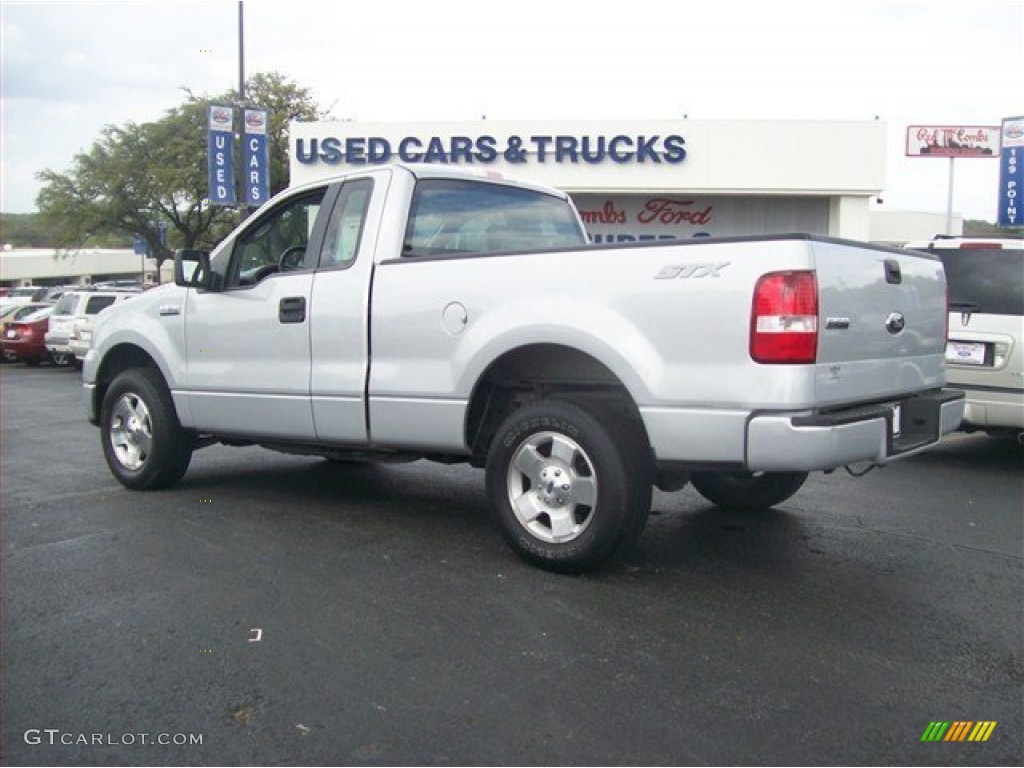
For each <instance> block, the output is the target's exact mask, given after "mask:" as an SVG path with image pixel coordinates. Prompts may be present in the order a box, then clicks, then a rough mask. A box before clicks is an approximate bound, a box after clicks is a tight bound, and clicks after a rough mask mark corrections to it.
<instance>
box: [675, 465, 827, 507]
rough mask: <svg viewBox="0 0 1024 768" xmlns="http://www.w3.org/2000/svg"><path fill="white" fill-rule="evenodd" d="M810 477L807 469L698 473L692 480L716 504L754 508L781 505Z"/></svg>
mask: <svg viewBox="0 0 1024 768" xmlns="http://www.w3.org/2000/svg"><path fill="white" fill-rule="evenodd" d="M806 479H807V473H806V472H760V473H751V472H694V473H693V475H692V476H691V477H690V482H691V483H693V487H694V488H696V489H697V492H698V493H699V494H700V495H701V496H703V497H704V498H705V499H707V500H708V501H710V502H711V503H712V504H717V505H718V506H720V507H724V508H726V509H739V510H743V511H754V510H759V509H768V508H769V507H774V506H775V505H776V504H781V503H782V502H784V501H785V500H786V499H788V498H790V497H791V496H792V495H793V494H795V493H796V492H797V491H799V490H800V487H801V486H802V485H803V484H804V481H805V480H806Z"/></svg>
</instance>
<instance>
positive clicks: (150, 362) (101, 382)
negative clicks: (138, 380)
mask: <svg viewBox="0 0 1024 768" xmlns="http://www.w3.org/2000/svg"><path fill="white" fill-rule="evenodd" d="M130 368H151V369H153V370H154V371H156V372H157V373H159V374H160V376H161V377H163V380H164V382H165V383H166V382H167V381H168V379H167V374H166V373H165V372H164V371H163V370H162V369H161V368H160V365H159V364H158V363H157V361H156V359H155V358H154V357H153V356H152V355H150V354H149V352H147V351H146V350H144V349H143V348H142V347H140V346H138V345H137V344H132V343H130V342H123V343H121V344H118V345H116V346H114V347H112V348H111V349H110V350H108V351H107V353H106V354H105V355H104V356H103V360H102V361H101V362H100V364H99V367H98V368H97V369H96V379H95V384H96V386H95V388H94V389H93V392H92V397H93V413H96V414H98V413H99V412H100V407H101V406H102V404H103V398H104V397H105V396H106V394H107V389H108V388H109V387H110V385H111V383H112V382H113V381H114V379H116V378H117V376H118V374H120V373H121V372H123V371H127V370H129V369H130Z"/></svg>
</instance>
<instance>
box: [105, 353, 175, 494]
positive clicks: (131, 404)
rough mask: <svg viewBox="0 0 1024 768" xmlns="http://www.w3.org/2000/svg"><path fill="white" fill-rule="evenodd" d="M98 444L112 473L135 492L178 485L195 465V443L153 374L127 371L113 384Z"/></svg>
mask: <svg viewBox="0 0 1024 768" xmlns="http://www.w3.org/2000/svg"><path fill="white" fill-rule="evenodd" d="M100 441H101V442H102V444H103V456H104V457H105V458H106V460H107V466H109V467H110V471H111V472H112V473H113V475H114V477H116V478H117V480H118V482H120V483H121V484H122V485H123V486H125V487H126V488H131V489H132V490H137V491H146V490H153V489H156V488H166V487H167V486H170V485H174V483H176V482H178V480H180V479H181V478H182V476H183V475H184V474H185V471H186V470H187V469H188V465H189V462H190V461H191V460H192V440H191V438H190V436H189V435H188V434H187V433H186V432H185V431H184V430H183V429H182V428H181V424H180V423H179V422H178V416H177V414H176V413H175V411H174V404H173V402H172V401H171V393H170V392H169V391H168V389H167V385H166V384H165V383H164V380H163V377H162V376H161V375H160V373H159V372H157V371H155V370H152V369H150V368H133V369H130V370H127V371H124V372H123V373H121V374H119V375H118V376H117V377H116V378H115V379H114V381H113V382H112V383H111V385H110V387H109V388H108V389H107V392H106V394H105V395H104V397H103V405H102V407H101V409H100Z"/></svg>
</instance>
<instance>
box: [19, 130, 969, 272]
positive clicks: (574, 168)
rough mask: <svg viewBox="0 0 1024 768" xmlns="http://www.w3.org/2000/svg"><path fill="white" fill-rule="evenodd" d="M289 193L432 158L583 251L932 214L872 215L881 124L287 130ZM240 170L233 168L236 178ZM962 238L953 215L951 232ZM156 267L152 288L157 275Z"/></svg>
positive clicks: (123, 260)
mask: <svg viewBox="0 0 1024 768" xmlns="http://www.w3.org/2000/svg"><path fill="white" fill-rule="evenodd" d="M290 128H291V147H290V163H291V166H290V173H291V176H290V180H291V184H293V185H295V184H301V183H304V182H307V181H313V180H316V179H321V178H325V177H327V176H331V175H335V174H339V173H344V172H350V171H358V170H359V169H361V168H365V167H367V166H369V165H378V164H382V163H391V162H403V163H410V164H416V163H443V164H448V165H450V166H452V167H456V168H463V169H468V170H474V171H478V172H483V173H487V172H496V173H500V174H501V175H503V176H507V177H512V178H520V179H523V180H526V181H532V182H537V183H541V184H546V185H549V186H552V187H557V188H559V189H562V190H565V191H566V192H568V193H570V194H571V195H572V197H573V200H574V201H575V203H576V206H577V207H578V208H579V210H580V213H581V215H582V217H583V221H584V224H585V225H586V228H587V231H588V232H589V234H590V236H591V238H592V239H593V240H594V242H596V243H626V242H645V241H658V240H671V239H678V238H693V237H709V236H714V237H726V236H734V235H763V234H781V233H790V232H810V233H814V234H820V235H829V236H833V237H843V238H850V239H854V240H863V241H870V242H875V243H883V244H887V245H896V246H898V245H902V244H903V243H905V242H908V241H910V240H921V239H928V238H930V237H932V236H933V235H935V234H936V233H937V232H942V231H944V230H945V227H946V221H945V216H944V215H941V214H932V213H910V212H891V213H890V212H884V213H883V212H880V211H878V210H872V203H873V201H874V200H875V199H876V198H877V197H878V196H879V194H881V192H882V191H883V190H884V188H885V170H886V169H885V161H886V147H887V128H886V124H885V123H884V122H881V121H875V120H871V121H786V120H773V121H758V120H744V121H708V120H675V121H543V122H533V121H530V122H504V121H502V122H499V121H491V120H477V121H470V122H443V123H441V122H394V123H364V122H356V121H350V122H312V123H292V124H291V126H290ZM243 172H244V171H243ZM961 231H962V220H961V219H959V218H954V220H953V228H952V232H953V233H956V234H958V233H960V232H961ZM169 270H170V265H169V264H165V265H164V271H163V274H162V275H161V279H162V280H167V279H168V278H169ZM141 274H145V275H146V277H147V279H149V280H152V279H154V278H155V277H156V275H155V265H154V263H153V262H152V260H140V257H139V256H136V255H135V254H134V253H133V252H132V251H131V250H123V251H102V252H101V251H81V252H76V253H71V254H63V255H58V254H56V253H54V251H53V250H52V249H30V250H23V249H17V248H15V249H14V250H13V251H12V250H5V251H3V252H0V284H2V285H24V284H28V283H35V284H39V285H53V284H61V283H76V284H85V283H89V282H96V281H98V280H99V279H112V278H117V277H136V276H139V275H141Z"/></svg>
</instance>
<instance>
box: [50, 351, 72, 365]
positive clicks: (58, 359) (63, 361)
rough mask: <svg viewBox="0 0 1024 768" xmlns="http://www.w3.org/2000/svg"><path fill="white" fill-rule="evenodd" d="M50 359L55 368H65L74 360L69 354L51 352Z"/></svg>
mask: <svg viewBox="0 0 1024 768" xmlns="http://www.w3.org/2000/svg"><path fill="white" fill-rule="evenodd" d="M50 359H51V360H52V361H53V364H54V365H56V366H57V367H59V368H66V367H67V366H69V365H71V361H72V360H74V359H75V356H74V355H72V354H71V353H70V352H51V353H50Z"/></svg>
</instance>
